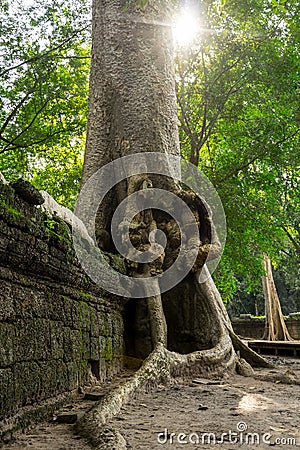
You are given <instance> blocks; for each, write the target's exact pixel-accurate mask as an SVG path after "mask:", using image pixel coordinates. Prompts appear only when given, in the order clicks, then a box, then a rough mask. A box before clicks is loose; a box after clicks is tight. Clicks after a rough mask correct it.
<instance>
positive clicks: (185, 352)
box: [78, 0, 267, 443]
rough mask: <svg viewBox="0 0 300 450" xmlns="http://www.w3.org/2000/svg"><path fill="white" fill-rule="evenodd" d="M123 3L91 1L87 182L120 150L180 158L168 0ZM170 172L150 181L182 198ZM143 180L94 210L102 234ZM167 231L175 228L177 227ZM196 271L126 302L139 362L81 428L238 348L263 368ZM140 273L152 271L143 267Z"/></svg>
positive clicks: (129, 335) (210, 372)
mask: <svg viewBox="0 0 300 450" xmlns="http://www.w3.org/2000/svg"><path fill="white" fill-rule="evenodd" d="M125 4H126V1H125V0H94V4H93V47H92V66H91V78H90V98H89V117H88V132H87V145H86V153H85V161H84V170H83V181H82V182H83V184H84V183H85V182H86V181H87V180H88V179H89V177H91V176H92V175H93V173H94V172H95V171H97V170H98V169H99V168H100V167H102V166H103V165H105V164H107V163H109V162H110V161H112V160H113V159H116V158H119V157H121V156H125V155H129V154H135V153H139V152H150V151H151V152H163V153H165V154H172V155H178V156H179V155H180V148H179V138H178V130H177V105H176V95H175V80H174V68H173V48H172V30H171V20H172V4H171V1H168V0H149V2H148V4H147V6H146V8H145V9H139V8H137V7H130V8H129V9H128V10H126V11H125V9H124V7H125ZM175 170H176V168H175ZM172 173H174V168H172V167H170V178H167V179H162V178H155V177H154V176H149V177H150V178H151V183H153V185H154V186H155V187H159V188H162V189H168V190H171V191H172V192H173V193H175V194H177V195H182V191H181V190H180V187H179V186H178V185H177V184H176V183H174V182H173V181H172V177H171V176H172ZM143 180H144V181H145V180H148V176H145V177H144V178H143V177H142V179H138V180H137V179H128V180H126V181H125V182H123V183H120V184H119V185H118V186H117V188H116V189H115V191H114V192H112V193H111V195H110V196H107V197H106V199H105V201H104V202H103V203H102V205H101V208H100V210H99V212H98V223H97V226H98V228H99V229H100V230H102V231H103V230H104V231H105V232H106V233H108V232H109V223H110V219H111V216H112V214H113V210H114V207H115V206H116V205H117V204H118V203H119V202H120V201H122V200H123V199H124V198H125V197H126V196H127V195H128V194H129V193H130V192H133V191H135V190H137V189H140V188H141V185H142V184H143ZM147 182H148V181H147ZM186 195H188V194H186ZM191 198H193V197H190V198H189V200H191ZM200 209H201V208H200ZM195 213H198V214H199V219H200V224H201V221H202V219H203V217H201V211H200V210H199V208H198V207H197V206H195ZM155 214H156V216H155ZM153 215H154V216H153ZM153 215H152V213H151V214H150V216H151V218H150V219H149V220H150V222H148V223H147V228H148V230H149V228H150V227H151V226H152V225H153V220H154V219H155V226H157V227H158V228H159V227H160V226H161V223H162V222H164V227H165V229H166V228H168V227H166V222H167V223H168V225H170V226H169V228H172V227H173V225H172V224H171V221H170V219H169V218H167V217H166V216H160V215H159V214H158V215H157V213H155V212H153ZM153 217H154V219H153ZM137 221H138V218H137ZM151 221H152V222H151ZM202 223H203V221H202ZM172 231H173V234H174V228H173V230H172ZM175 234H176V229H175ZM208 234H209V233H208ZM209 245H212V243H210V244H209ZM171 247H172V246H171ZM202 250H203V249H202ZM203 251H204V250H203ZM170 253H172V252H170ZM175 253H176V252H175ZM169 256H170V255H169ZM171 256H172V255H171ZM171 259H172V258H171ZM202 259H203V258H202ZM173 260H174V255H173ZM203 263H204V260H202V262H201V265H202V266H203ZM198 268H199V267H198ZM150 269H151V268H150ZM196 269H197V267H196V268H195V270H194V273H190V274H189V275H188V276H187V277H186V278H185V279H184V280H183V281H182V282H181V283H179V285H177V286H176V287H175V288H173V289H172V290H171V291H169V292H167V293H165V294H163V295H162V296H157V297H149V298H145V300H141V299H138V300H134V299H131V300H128V302H127V305H126V306H125V313H124V322H125V323H124V325H125V330H126V334H125V341H126V343H127V349H126V352H127V355H128V356H131V357H133V358H140V359H141V360H144V363H143V365H142V367H141V368H140V369H139V370H138V372H136V374H135V375H134V377H133V379H131V380H129V381H128V382H127V383H126V384H125V385H123V386H120V387H119V388H117V389H116V390H115V391H114V392H112V393H111V394H110V397H109V398H106V399H104V400H103V401H102V402H100V403H99V404H98V405H97V406H96V407H95V408H93V410H91V411H90V413H88V414H87V415H85V416H84V417H83V419H81V421H79V423H78V429H79V430H80V432H81V433H83V434H84V435H86V436H91V434H93V435H95V436H96V435H97V432H96V431H95V430H96V428H97V426H100V425H102V424H105V423H106V422H107V421H108V420H109V418H110V417H111V415H112V414H115V413H117V412H118V411H119V410H120V408H121V406H122V404H123V402H126V401H127V400H128V398H129V397H130V395H131V394H132V393H133V392H134V391H135V390H136V389H138V388H140V387H141V386H144V385H145V384H147V383H151V382H153V381H154V382H155V381H157V380H158V379H161V378H163V379H166V378H168V377H170V376H192V375H197V376H199V375H205V376H222V375H224V373H226V372H230V371H233V370H235V367H236V363H237V360H238V358H237V356H236V352H235V349H242V352H243V353H242V356H244V357H246V358H248V359H249V360H251V363H254V364H255V363H256V364H267V363H266V361H264V360H263V359H262V358H260V357H259V356H258V355H256V354H255V353H253V352H251V351H250V350H247V348H245V347H246V346H243V345H242V344H241V342H240V340H239V338H238V337H237V336H235V335H234V333H233V330H232V327H231V324H230V320H229V318H228V315H227V312H226V310H225V308H224V306H223V303H222V299H221V297H220V294H219V292H218V290H217V288H216V286H215V284H214V282H213V280H212V278H211V277H210V276H209V277H208V279H207V281H206V282H205V283H202V284H199V282H198V274H197V270H196ZM145 273H146V274H149V267H147V268H146V269H145V271H144V274H145ZM132 275H133V276H143V274H142V275H141V273H133V274H132ZM96 424H97V425H96ZM95 427H96V428H95ZM96 441H97V438H96V437H95V443H96Z"/></svg>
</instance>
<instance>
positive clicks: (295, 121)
mask: <svg viewBox="0 0 300 450" xmlns="http://www.w3.org/2000/svg"><path fill="white" fill-rule="evenodd" d="M175 3H176V2H175ZM186 3H187V4H188V2H186ZM196 3H197V11H198V14H199V24H200V29H201V30H200V33H199V36H198V39H197V40H195V42H194V44H193V46H191V47H190V48H184V49H180V50H178V52H177V56H176V87H177V98H178V110H179V130H180V140H181V148H182V154H183V156H184V157H185V158H187V159H188V160H189V161H191V162H193V163H194V164H196V165H198V166H199V167H200V168H201V169H202V170H203V171H204V172H205V174H206V175H207V176H208V177H209V178H210V179H211V181H212V182H213V183H214V185H215V186H216V188H217V190H218V193H219V195H220V196H221V199H222V201H223V204H224V208H225V212H226V216H227V223H228V241H227V245H226V248H225V253H224V255H223V258H222V261H221V265H220V268H219V270H218V272H217V274H216V280H217V284H218V287H219V289H220V290H221V293H222V295H223V298H224V300H229V299H231V298H232V296H233V294H234V292H235V291H236V289H237V288H238V287H241V286H242V285H243V283H245V282H246V281H247V285H246V287H245V289H248V290H255V289H257V286H258V285H259V284H260V276H261V275H262V273H263V269H262V264H261V261H262V255H263V253H266V254H268V255H269V256H270V257H271V259H272V261H273V263H274V264H275V265H277V267H278V270H279V271H280V273H281V274H282V273H284V274H285V277H287V276H289V277H290V278H291V277H292V278H293V279H295V278H297V271H298V270H299V269H298V266H299V259H300V256H299V255H300V225H299V197H300V195H299V177H300V156H299V130H300V109H299V94H300V64H299V62H300V56H299V55H300V51H299V50H300V48H299V46H300V33H299V23H300V17H299V14H300V6H299V3H298V2H297V1H295V0H288V1H284V2H283V1H281V0H250V1H249V2H242V1H241V0H236V1H234V2H232V1H230V2H229V1H225V0H223V1H221V2H219V1H213V2H193V5H195V4H196ZM124 4H125V2H124ZM145 4H146V2H144V1H142V2H140V4H139V6H140V7H143V6H144V5H145ZM132 5H133V2H128V5H127V7H132ZM89 9H90V5H89V4H86V3H83V2H81V1H80V0H75V1H67V2H65V1H64V2H63V1H61V0H51V1H50V2H47V3H45V2H44V1H43V0H35V1H32V2H31V3H29V2H22V1H21V0H19V1H18V2H14V4H13V5H12V4H10V3H9V2H8V1H6V2H2V3H1V6H0V21H1V23H2V33H1V38H0V79H1V84H0V86H1V87H0V105H1V109H0V154H1V161H0V170H1V171H2V172H3V173H4V175H5V176H6V178H7V179H9V180H13V179H15V178H18V177H19V176H23V177H25V178H27V179H30V180H31V181H32V182H33V183H34V184H35V185H36V186H37V187H38V188H43V189H46V190H48V191H49V192H50V193H51V194H52V195H53V196H54V197H56V199H57V200H58V201H60V202H61V203H64V204H65V205H67V206H72V205H73V203H74V199H75V198H76V195H77V192H78V190H79V184H80V177H81V168H82V157H83V151H84V140H85V127H86V117H87V98H88V72H89V54H90V16H89ZM16 25H17V26H16ZM291 274H294V275H291ZM241 283H242V284H241Z"/></svg>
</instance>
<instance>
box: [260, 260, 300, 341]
mask: <svg viewBox="0 0 300 450" xmlns="http://www.w3.org/2000/svg"><path fill="white" fill-rule="evenodd" d="M264 269H265V272H266V275H265V276H263V277H262V284H263V289H264V295H265V314H266V321H265V332H264V335H263V339H266V340H268V341H292V340H293V339H292V338H291V336H290V334H289V331H288V329H287V326H286V324H285V321H284V317H283V314H282V310H281V305H280V301H279V297H278V294H277V290H276V286H275V283H274V278H273V273H272V264H271V260H270V258H269V257H268V256H267V255H264Z"/></svg>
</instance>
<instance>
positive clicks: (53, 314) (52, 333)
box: [0, 183, 123, 440]
mask: <svg viewBox="0 0 300 450" xmlns="http://www.w3.org/2000/svg"><path fill="white" fill-rule="evenodd" d="M31 203H32V202H31ZM0 286H1V301H0V416H1V417H0V420H2V419H5V418H7V417H9V416H12V415H13V414H15V413H17V412H18V414H19V413H20V412H19V410H20V408H21V407H24V406H26V407H28V406H29V405H32V406H34V405H37V404H38V403H39V402H40V401H42V400H45V399H49V398H51V397H53V396H56V395H58V394H62V393H65V392H68V391H71V390H73V389H76V388H78V386H80V385H83V384H84V383H85V382H86V381H88V377H89V367H90V361H91V360H92V361H96V362H97V361H99V368H100V369H99V375H98V376H99V378H100V379H101V380H105V378H106V376H111V374H112V373H114V372H115V371H117V370H118V369H119V368H120V365H121V362H120V355H121V354H122V351H123V325H122V314H121V305H119V304H118V303H117V302H111V301H108V299H107V298H105V295H104V292H103V291H102V290H101V289H100V288H98V287H97V286H96V285H94V284H93V283H92V282H91V281H89V279H88V278H87V276H86V274H85V273H84V272H83V271H82V269H81V268H80V265H79V263H78V261H77V259H76V257H75V253H74V250H73V247H72V240H71V236H70V231H69V227H68V226H67V225H66V224H65V223H64V222H63V221H61V220H60V219H58V218H54V217H49V216H47V215H46V214H45V212H43V211H42V210H41V209H39V208H36V207H35V206H34V205H32V204H29V203H28V199H27V201H24V200H22V198H21V196H20V193H19V195H17V194H16V192H15V190H14V189H13V188H12V187H11V186H9V185H4V184H2V183H0ZM0 435H1V423H0ZM0 440H1V439H0Z"/></svg>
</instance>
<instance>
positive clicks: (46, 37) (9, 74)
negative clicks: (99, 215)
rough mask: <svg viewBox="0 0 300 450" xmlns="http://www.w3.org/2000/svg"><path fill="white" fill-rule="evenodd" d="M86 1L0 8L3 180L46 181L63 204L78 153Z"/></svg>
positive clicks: (73, 181)
mask: <svg viewBox="0 0 300 450" xmlns="http://www.w3.org/2000/svg"><path fill="white" fill-rule="evenodd" d="M89 6H90V5H88V4H83V3H82V2H80V1H79V0H75V2H74V1H62V0H51V1H50V2H46V3H45V2H43V1H42V0H35V2H34V3H32V4H30V6H26V5H24V4H23V2H22V1H21V0H20V1H17V2H14V6H13V7H12V6H8V4H5V5H1V8H0V21H1V23H2V24H3V28H2V30H1V31H2V32H1V37H0V80H1V83H0V105H1V108H0V156H1V159H0V170H1V171H2V172H3V173H4V175H5V177H6V178H7V179H8V180H14V179H17V178H18V177H20V176H22V177H25V178H27V179H28V180H30V181H32V182H33V183H34V184H35V185H36V186H37V187H38V188H44V187H45V186H47V190H48V191H49V192H50V193H51V194H52V195H54V196H55V197H56V198H57V199H58V201H61V202H62V203H64V204H66V205H67V206H72V204H73V202H74V199H75V197H76V194H77V192H78V189H79V180H80V173H81V167H82V158H83V152H84V139H85V128H86V117H87V98H88V73H89V60H90V56H89V55H90V44H89V41H90V30H89V26H90V18H89V13H88V10H89ZM46 180H47V181H46Z"/></svg>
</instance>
